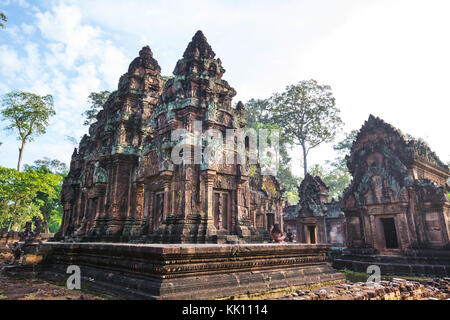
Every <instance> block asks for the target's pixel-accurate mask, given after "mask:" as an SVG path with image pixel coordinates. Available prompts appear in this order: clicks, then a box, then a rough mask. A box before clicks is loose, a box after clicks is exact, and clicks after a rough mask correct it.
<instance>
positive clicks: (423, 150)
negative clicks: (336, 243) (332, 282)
mask: <svg viewBox="0 0 450 320" xmlns="http://www.w3.org/2000/svg"><path fill="white" fill-rule="evenodd" d="M347 166H348V168H349V170H350V172H351V174H352V176H353V181H352V184H351V185H350V187H349V188H348V189H347V190H346V191H345V194H344V198H343V201H342V208H343V211H344V212H345V215H346V220H347V244H348V247H350V248H355V249H358V248H359V249H364V250H366V251H367V250H369V249H371V250H372V253H375V252H377V253H390V254H401V253H402V252H404V251H405V250H406V249H411V248H437V249H438V248H448V246H449V244H450V232H449V231H450V229H449V220H448V212H449V211H448V210H449V208H450V201H449V199H448V198H447V194H446V189H447V188H448V187H447V186H446V185H445V184H446V181H447V179H448V177H449V176H450V173H449V170H448V167H447V166H446V165H444V164H443V163H442V162H441V161H440V160H439V158H438V157H437V156H436V155H435V154H434V153H433V152H432V151H431V150H429V148H428V147H427V146H426V145H425V144H423V143H419V142H417V141H414V140H411V141H407V140H406V139H405V138H404V136H403V135H402V134H401V133H400V132H399V131H398V130H396V129H395V128H393V127H392V126H390V125H389V124H387V123H385V122H384V121H383V120H381V119H379V118H375V117H373V116H372V115H371V116H370V117H369V119H368V121H366V123H365V124H364V125H363V127H362V128H361V130H360V132H359V134H358V136H357V138H356V140H355V141H354V143H353V146H352V149H351V154H350V155H349V156H348V157H347ZM420 172H421V173H420Z"/></svg>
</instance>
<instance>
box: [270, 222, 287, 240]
mask: <svg viewBox="0 0 450 320" xmlns="http://www.w3.org/2000/svg"><path fill="white" fill-rule="evenodd" d="M285 238H286V235H285V234H283V232H281V229H280V225H279V224H278V223H276V224H274V225H273V226H272V228H271V230H270V241H271V242H276V243H280V242H283V241H284V239H285Z"/></svg>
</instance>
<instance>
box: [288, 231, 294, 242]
mask: <svg viewBox="0 0 450 320" xmlns="http://www.w3.org/2000/svg"><path fill="white" fill-rule="evenodd" d="M286 241H287V242H294V237H293V234H292V232H291V229H288V231H287V233H286Z"/></svg>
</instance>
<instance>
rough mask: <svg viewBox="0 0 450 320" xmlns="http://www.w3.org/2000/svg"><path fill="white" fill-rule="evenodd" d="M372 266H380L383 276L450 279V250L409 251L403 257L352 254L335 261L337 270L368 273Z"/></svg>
mask: <svg viewBox="0 0 450 320" xmlns="http://www.w3.org/2000/svg"><path fill="white" fill-rule="evenodd" d="M370 265H377V266H379V267H380V270H381V274H382V275H383V274H394V275H414V276H436V277H449V276H450V250H431V249H428V250H427V249H420V250H419V249H408V250H406V251H404V252H403V253H402V255H380V254H367V253H362V252H350V253H344V254H343V255H342V256H340V257H338V258H336V259H334V260H333V267H334V268H336V269H344V268H345V269H350V270H353V271H359V272H366V270H367V267H368V266H370Z"/></svg>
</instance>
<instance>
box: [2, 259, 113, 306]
mask: <svg viewBox="0 0 450 320" xmlns="http://www.w3.org/2000/svg"><path fill="white" fill-rule="evenodd" d="M10 258H11V255H9V254H8V255H6V254H1V253H0V270H1V268H2V265H4V264H5V263H6V262H7V261H8V260H9V259H10ZM0 300H105V297H102V296H98V295H94V294H91V293H86V292H82V291H80V290H69V289H67V288H65V287H62V286H57V285H54V284H50V283H48V282H46V281H43V280H36V279H13V278H9V277H6V276H5V275H3V274H2V273H1V272H0Z"/></svg>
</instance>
